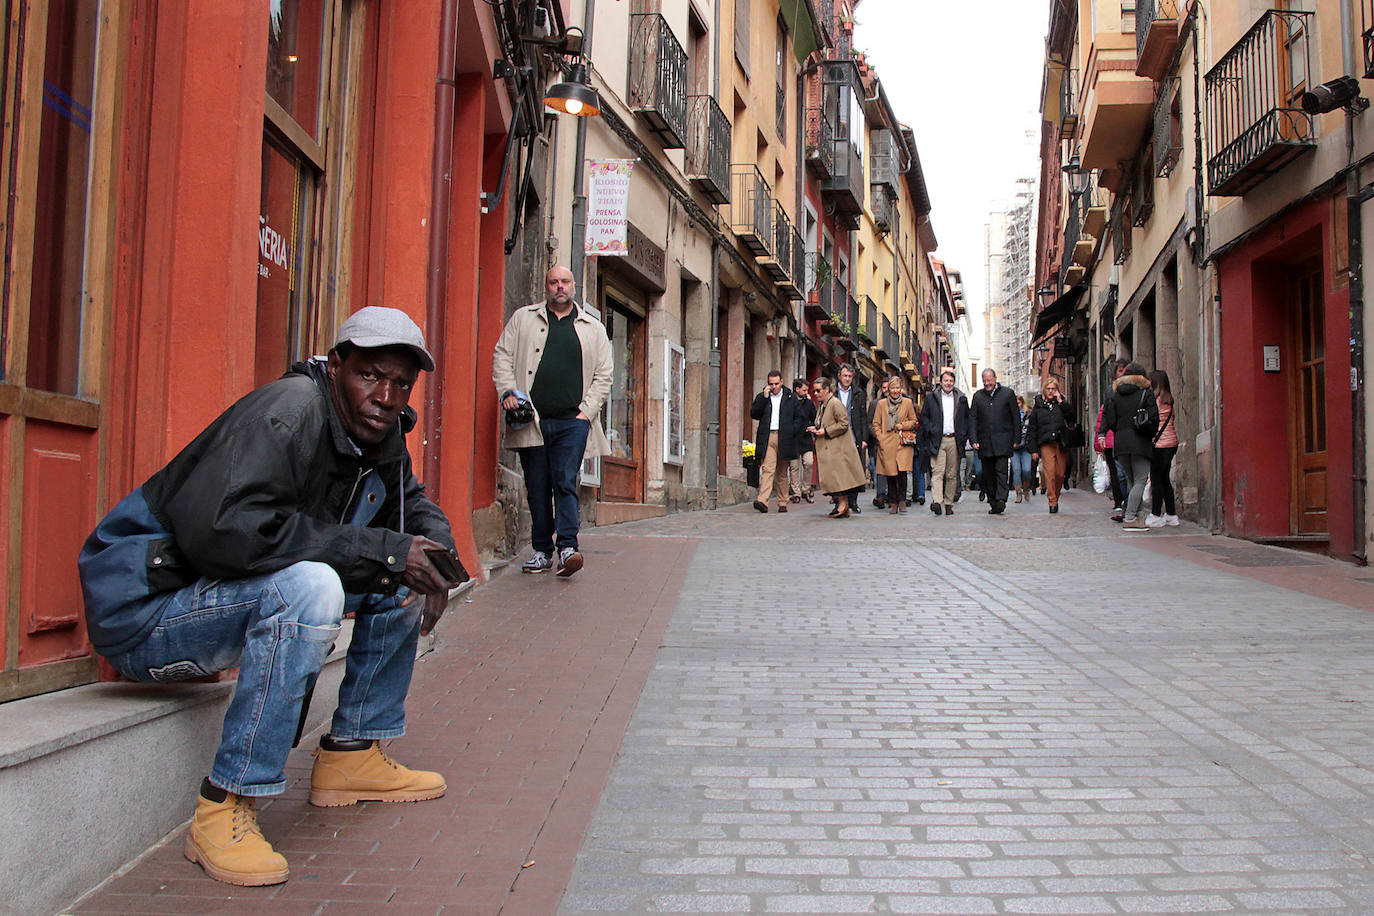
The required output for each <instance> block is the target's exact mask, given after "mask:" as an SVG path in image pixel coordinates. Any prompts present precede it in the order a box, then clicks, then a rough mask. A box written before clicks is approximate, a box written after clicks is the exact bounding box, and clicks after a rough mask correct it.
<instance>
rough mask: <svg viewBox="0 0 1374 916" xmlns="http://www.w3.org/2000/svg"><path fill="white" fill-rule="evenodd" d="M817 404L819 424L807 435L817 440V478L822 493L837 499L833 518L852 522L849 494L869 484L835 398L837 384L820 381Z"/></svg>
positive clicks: (814, 389)
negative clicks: (850, 518)
mask: <svg viewBox="0 0 1374 916" xmlns="http://www.w3.org/2000/svg"><path fill="white" fill-rule="evenodd" d="M811 396H812V399H813V400H815V402H816V422H815V423H814V424H813V425H811V426H809V427H807V430H806V431H807V432H808V433H810V434H811V435H812V436H815V438H816V465H817V471H816V476H817V479H818V480H819V481H820V483H819V485H820V488H821V492H822V493H824V494H825V495H827V496H832V497H834V498H835V508H834V509H833V510H831V512H830V517H831V518H849V510H850V506H849V494H850V493H851V492H853V491H856V490H859V489H861V488H862V487H863V486H864V484H865V483H866V482H867V481H868V475H867V474H866V473H865V472H864V466H863V462H861V461H860V460H859V447H858V445H857V444H856V443H855V441H854V434H853V433H851V432H850V431H849V411H848V410H846V409H845V406H844V404H843V403H841V402H840V399H839V398H837V397H835V383H834V382H832V381H831V380H830V379H828V378H824V377H822V378H818V379H816V381H815V382H813V383H812V385H811Z"/></svg>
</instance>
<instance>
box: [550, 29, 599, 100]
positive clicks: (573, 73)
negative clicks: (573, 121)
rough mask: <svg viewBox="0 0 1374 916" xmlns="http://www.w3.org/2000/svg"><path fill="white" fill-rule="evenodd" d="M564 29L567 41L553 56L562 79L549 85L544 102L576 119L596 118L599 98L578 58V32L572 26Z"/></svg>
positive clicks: (583, 65)
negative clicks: (566, 33)
mask: <svg viewBox="0 0 1374 916" xmlns="http://www.w3.org/2000/svg"><path fill="white" fill-rule="evenodd" d="M567 31H568V40H567V41H566V42H565V44H564V46H563V47H561V48H558V49H557V50H558V53H557V54H556V55H555V57H554V63H556V64H557V65H558V69H559V70H561V71H562V73H563V76H564V77H565V79H564V80H563V82H561V83H554V84H553V85H552V86H550V87H549V89H548V91H547V92H545V93H544V104H545V105H546V106H548V107H549V108H552V109H553V110H554V111H561V112H563V113H564V114H570V115H575V116H577V117H579V118H590V117H596V116H597V115H599V114H601V97H600V96H599V95H597V94H596V90H595V89H593V88H592V84H591V83H592V81H591V78H590V77H589V76H588V75H587V64H586V62H585V61H584V60H583V59H582V32H581V30H580V29H576V28H570V29H568V30H567ZM569 58H571V60H569Z"/></svg>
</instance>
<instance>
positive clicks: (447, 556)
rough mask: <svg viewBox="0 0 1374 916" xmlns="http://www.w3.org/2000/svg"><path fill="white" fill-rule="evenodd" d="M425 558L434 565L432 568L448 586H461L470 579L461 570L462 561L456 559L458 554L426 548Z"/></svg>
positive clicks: (465, 571) (466, 572)
mask: <svg viewBox="0 0 1374 916" xmlns="http://www.w3.org/2000/svg"><path fill="white" fill-rule="evenodd" d="M425 556H427V557H429V562H431V563H433V564H434V568H435V569H437V570H438V571H439V575H441V576H443V577H444V581H445V582H448V583H449V584H450V585H462V584H463V583H464V582H466V581H468V580H469V579H471V578H472V577H471V576H469V575H468V571H467V570H466V569H464V568H463V561H462V560H459V559H458V554H457V553H455V552H454V551H452V550H439V549H435V548H428V549H426V550H425Z"/></svg>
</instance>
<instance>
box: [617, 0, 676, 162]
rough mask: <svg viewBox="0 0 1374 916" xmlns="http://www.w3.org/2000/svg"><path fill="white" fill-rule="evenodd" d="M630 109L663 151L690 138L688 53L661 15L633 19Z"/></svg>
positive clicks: (631, 20)
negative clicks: (646, 127) (687, 137)
mask: <svg viewBox="0 0 1374 916" xmlns="http://www.w3.org/2000/svg"><path fill="white" fill-rule="evenodd" d="M630 108H631V109H632V110H633V111H634V113H635V114H637V115H639V117H640V118H642V119H643V120H644V123H645V124H646V125H647V126H648V128H649V130H651V131H652V132H653V133H654V134H655V135H656V136H657V137H658V142H659V143H661V144H662V145H663V147H664V149H678V148H680V147H682V146H683V145H684V142H685V138H686V136H687V52H686V51H684V50H682V45H681V44H679V43H678V40H677V38H676V37H675V36H674V35H673V29H672V26H670V25H668V20H666V19H664V18H663V17H662V16H660V15H659V14H658V13H635V14H633V15H632V16H630Z"/></svg>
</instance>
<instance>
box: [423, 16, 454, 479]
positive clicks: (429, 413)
mask: <svg viewBox="0 0 1374 916" xmlns="http://www.w3.org/2000/svg"><path fill="white" fill-rule="evenodd" d="M457 69H458V0H443V5H442V7H441V9H440V13H439V72H438V74H437V75H436V76H435V77H434V154H433V158H432V160H431V164H430V180H429V257H428V261H429V273H428V276H427V277H426V282H425V328H426V334H425V342H426V343H427V344H428V345H429V349H430V351H431V352H433V353H439V354H442V353H443V352H444V349H445V344H446V343H447V339H446V330H445V327H444V313H445V311H446V310H447V307H448V224H449V205H450V202H451V198H452V196H453V195H452V191H453V111H454V105H455V103H456V98H457V92H456V87H455V85H454V75H455V74H456V72H457ZM443 395H444V383H443V374H442V373H437V372H431V373H429V378H427V379H425V422H424V437H425V438H424V445H425V450H424V462H423V466H424V475H425V478H424V479H425V485H426V486H427V487H429V489H430V492H431V493H433V494H435V496H434V498H435V499H436V500H437V499H438V498H439V496H440V495H441V494H442V493H443V490H442V489H441V488H440V482H439V476H440V464H439V456H440V452H441V451H442V445H443V441H442V436H443V428H444V423H443V417H442V415H441V411H442V409H443V408H442V405H443V402H444V399H443Z"/></svg>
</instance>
